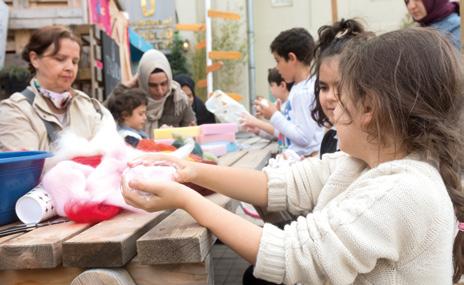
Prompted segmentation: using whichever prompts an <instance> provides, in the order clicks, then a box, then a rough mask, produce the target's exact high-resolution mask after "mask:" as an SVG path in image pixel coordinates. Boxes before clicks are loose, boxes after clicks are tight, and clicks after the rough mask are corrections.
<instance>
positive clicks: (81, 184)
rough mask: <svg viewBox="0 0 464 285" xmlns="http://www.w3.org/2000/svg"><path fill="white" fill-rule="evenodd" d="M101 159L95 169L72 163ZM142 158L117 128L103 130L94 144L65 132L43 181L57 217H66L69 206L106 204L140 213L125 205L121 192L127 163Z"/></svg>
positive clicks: (92, 141)
mask: <svg viewBox="0 0 464 285" xmlns="http://www.w3.org/2000/svg"><path fill="white" fill-rule="evenodd" d="M93 155H102V156H103V157H102V162H101V163H100V165H98V166H97V167H96V168H93V167H91V166H87V165H83V164H80V163H77V162H74V161H71V159H72V158H73V157H76V156H93ZM141 155H143V152H142V151H139V150H136V149H134V148H132V147H131V146H128V145H127V144H126V143H125V142H124V140H123V139H122V138H121V137H120V136H119V134H118V133H117V131H116V128H101V129H100V131H99V132H98V133H97V134H96V135H95V137H94V138H93V139H92V140H90V141H89V140H86V139H84V138H81V137H78V136H76V135H75V134H73V133H71V132H69V131H66V132H64V133H63V134H62V136H61V137H60V139H59V141H58V149H57V152H56V153H55V155H54V157H53V158H52V161H50V162H49V163H48V166H49V167H50V168H49V170H48V171H47V172H46V173H45V175H44V177H43V179H42V185H43V187H44V189H45V190H46V191H47V192H48V193H50V195H51V196H52V197H53V200H54V204H55V207H56V209H57V213H58V214H59V215H61V216H64V215H65V213H64V208H65V205H66V203H68V202H70V201H75V202H81V203H86V202H91V203H103V202H104V203H106V204H110V205H114V206H119V207H123V208H125V209H129V210H132V211H141V210H138V209H135V208H134V207H132V206H129V205H127V204H126V203H125V201H124V198H123V197H122V194H121V191H120V184H121V175H122V172H123V171H124V170H125V169H126V168H127V162H128V161H130V160H132V159H134V158H136V157H138V156H141Z"/></svg>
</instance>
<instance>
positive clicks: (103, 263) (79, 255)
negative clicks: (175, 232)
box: [63, 211, 171, 267]
mask: <svg viewBox="0 0 464 285" xmlns="http://www.w3.org/2000/svg"><path fill="white" fill-rule="evenodd" d="M169 213H171V212H169V211H163V212H155V213H133V212H123V213H121V214H119V215H118V216H116V217H114V218H112V219H110V220H107V221H103V222H101V223H99V224H97V225H95V226H94V227H92V228H91V229H88V230H87V231H84V232H82V233H81V234H79V235H77V236H75V237H73V238H72V239H69V240H67V241H66V242H65V243H64V244H63V265H64V266H71V267H117V266H123V265H125V264H126V263H127V262H129V260H130V259H131V258H133V257H134V256H135V255H136V245H135V242H136V240H137V239H138V238H139V237H140V236H142V235H143V234H144V233H145V232H147V231H148V230H150V229H151V228H152V227H153V226H155V225H156V224H158V223H159V222H160V221H161V220H163V219H164V218H165V217H166V216H167V215H168V214H169Z"/></svg>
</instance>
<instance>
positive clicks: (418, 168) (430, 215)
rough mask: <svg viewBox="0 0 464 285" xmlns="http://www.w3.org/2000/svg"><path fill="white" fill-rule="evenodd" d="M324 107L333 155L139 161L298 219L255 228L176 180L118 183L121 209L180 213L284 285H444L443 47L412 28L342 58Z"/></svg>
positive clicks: (447, 263)
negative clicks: (280, 160) (260, 167)
mask: <svg viewBox="0 0 464 285" xmlns="http://www.w3.org/2000/svg"><path fill="white" fill-rule="evenodd" d="M339 72H340V74H341V82H340V86H339V92H338V94H337V98H338V103H337V105H336V107H335V110H334V125H335V127H336V128H337V135H338V139H339V147H340V149H341V151H340V152H338V153H334V154H328V155H325V156H323V158H322V159H319V158H308V159H305V160H303V161H301V162H298V163H295V164H293V165H292V166H290V167H289V168H286V169H285V168H279V169H271V168H268V169H265V170H264V171H262V172H261V171H253V170H246V169H238V168H228V167H221V166H212V165H207V164H199V163H193V162H188V161H183V160H178V159H175V158H173V157H171V156H168V155H162V154H157V155H151V156H146V157H143V158H141V159H139V160H136V161H134V162H132V163H131V164H130V166H133V165H137V164H140V163H145V164H150V163H158V164H159V163H161V162H160V161H164V162H165V163H170V164H173V165H175V166H176V168H177V174H176V176H175V180H176V181H177V182H187V181H189V182H193V183H195V184H198V185H201V186H204V187H207V188H209V189H214V190H215V191H217V192H218V193H222V194H225V195H228V196H230V197H233V198H235V199H238V200H242V201H246V202H248V203H251V204H255V205H258V206H261V207H267V209H268V210H276V211H278V210H283V209H287V210H289V211H291V212H293V213H294V214H299V215H300V217H299V218H298V219H297V220H296V221H294V222H292V223H291V224H289V225H287V226H285V228H284V230H280V229H278V228H277V227H274V226H272V225H270V224H265V225H264V227H263V228H260V227H258V226H256V225H254V224H252V223H249V222H247V221H245V220H243V219H242V218H240V217H238V216H237V215H235V214H233V213H231V212H228V211H227V210H224V209H222V208H221V207H220V206H218V205H216V204H214V203H213V202H211V201H209V200H207V199H205V198H204V197H202V196H201V195H199V194H198V193H196V192H195V191H193V190H191V189H189V188H188V187H186V186H184V185H182V184H179V183H177V182H174V181H172V182H169V181H168V182H166V181H156V180H146V181H140V180H139V181H137V180H133V181H130V182H129V187H131V188H134V189H138V190H142V191H146V192H150V193H152V194H153V196H150V197H149V198H147V197H146V196H141V195H139V194H137V191H130V190H129V188H127V187H124V188H123V194H124V196H125V199H126V201H127V202H128V203H129V204H131V205H134V206H136V207H140V208H142V209H145V210H147V211H158V210H163V209H171V208H181V209H184V210H186V211H187V212H189V213H190V214H191V215H192V217H194V218H195V219H196V220H197V221H198V223H199V224H201V225H203V226H205V227H207V228H209V229H210V230H211V231H212V232H213V233H214V234H215V235H216V236H217V237H218V238H219V239H221V240H222V241H223V242H224V243H225V244H227V245H228V246H230V247H231V248H232V249H233V250H235V251H236V252H238V253H239V254H240V255H241V256H243V257H244V258H245V259H247V260H248V261H250V262H251V263H253V264H255V270H254V275H255V276H256V277H258V278H261V279H265V280H268V281H271V282H274V283H285V284H295V283H303V284H324V283H325V282H330V283H332V284H451V283H452V282H453V281H455V282H456V281H457V280H458V279H459V278H460V276H461V274H462V269H463V256H462V255H463V250H462V246H463V233H462V232H460V231H459V227H458V226H459V222H458V221H464V212H463V209H464V205H463V202H464V196H463V192H462V187H461V181H460V178H461V170H462V162H463V161H464V153H463V151H464V146H463V137H462V134H463V132H462V129H461V128H462V124H461V123H460V115H461V114H462V108H463V99H464V98H463V89H462V88H463V78H464V76H463V73H462V70H461V66H460V63H459V61H458V59H457V55H456V53H455V51H454V48H453V46H452V45H451V44H450V42H449V41H448V40H446V39H445V38H444V37H443V36H441V35H440V34H439V33H438V32H436V31H432V30H426V29H422V28H414V29H406V30H400V31H394V32H390V33H386V34H383V35H381V36H378V37H374V38H370V39H366V40H364V41H363V42H358V43H356V45H353V47H348V48H346V49H344V52H343V53H342V55H341V58H340V68H339Z"/></svg>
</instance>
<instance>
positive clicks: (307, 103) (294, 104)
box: [256, 28, 323, 156]
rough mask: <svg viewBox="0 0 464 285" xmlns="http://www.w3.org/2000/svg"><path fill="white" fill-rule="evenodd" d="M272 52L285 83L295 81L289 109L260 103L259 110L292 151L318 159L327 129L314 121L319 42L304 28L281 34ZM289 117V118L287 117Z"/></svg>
mask: <svg viewBox="0 0 464 285" xmlns="http://www.w3.org/2000/svg"><path fill="white" fill-rule="evenodd" d="M270 48H271V52H272V55H273V56H274V58H275V60H276V62H277V66H276V68H277V70H278V71H279V73H280V75H281V76H282V78H283V79H284V80H285V82H293V83H294V85H293V86H292V89H291V90H290V94H289V96H288V102H287V104H286V105H285V109H282V110H281V111H278V110H277V108H276V107H275V106H274V105H273V104H263V102H262V101H260V100H257V101H256V111H257V113H258V114H261V115H263V116H264V117H265V118H266V119H269V121H270V123H271V124H272V125H273V126H274V128H275V129H277V130H278V131H279V132H280V133H281V134H282V135H283V136H284V137H285V139H286V142H287V144H288V149H289V150H291V151H294V152H295V153H296V154H297V155H298V156H314V155H316V154H317V153H318V152H319V147H320V144H321V139H322V136H323V130H322V128H321V127H320V126H318V125H317V123H316V122H315V121H314V120H313V119H312V118H311V114H310V110H311V108H312V105H313V104H314V81H315V80H314V78H313V77H311V68H310V65H311V61H312V59H313V54H314V48H315V43H314V40H313V38H312V36H311V35H310V34H309V33H308V31H306V30H305V29H303V28H293V29H290V30H286V31H283V32H281V33H280V34H279V35H278V36H277V37H276V38H275V39H274V41H273V42H272V43H271V46H270ZM284 114H287V115H284Z"/></svg>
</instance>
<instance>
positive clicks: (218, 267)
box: [213, 206, 262, 285]
mask: <svg viewBox="0 0 464 285" xmlns="http://www.w3.org/2000/svg"><path fill="white" fill-rule="evenodd" d="M236 213H237V214H238V215H240V216H242V217H244V218H245V219H247V220H249V221H251V222H253V223H255V224H257V225H262V221H258V220H256V219H254V218H251V217H249V216H247V215H245V214H244V213H243V211H242V208H241V207H240V206H239V207H238V208H237V211H236ZM213 262H214V285H241V284H242V275H243V272H245V270H246V269H247V268H248V266H250V264H249V263H248V262H247V261H245V260H244V259H243V258H241V257H240V256H238V255H237V254H236V253H235V252H233V251H232V250H231V249H230V248H228V247H227V246H225V245H223V244H221V243H220V242H217V243H216V244H215V245H214V246H213Z"/></svg>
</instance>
